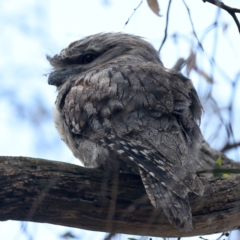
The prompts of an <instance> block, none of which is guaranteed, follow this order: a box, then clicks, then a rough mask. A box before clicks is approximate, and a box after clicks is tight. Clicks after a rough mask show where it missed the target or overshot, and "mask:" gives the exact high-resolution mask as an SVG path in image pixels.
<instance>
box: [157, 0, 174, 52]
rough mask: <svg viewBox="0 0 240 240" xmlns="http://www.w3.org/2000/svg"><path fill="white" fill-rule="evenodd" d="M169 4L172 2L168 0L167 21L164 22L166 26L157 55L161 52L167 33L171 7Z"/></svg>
mask: <svg viewBox="0 0 240 240" xmlns="http://www.w3.org/2000/svg"><path fill="white" fill-rule="evenodd" d="M171 3H172V0H169V2H168V9H167V20H166V26H165V34H164V38H163V40H162V43H161V46H160V48H159V50H158V53H160V52H161V49H162V47H163V44H164V43H165V41H166V39H167V34H168V33H167V31H168V19H169V12H170V7H171Z"/></svg>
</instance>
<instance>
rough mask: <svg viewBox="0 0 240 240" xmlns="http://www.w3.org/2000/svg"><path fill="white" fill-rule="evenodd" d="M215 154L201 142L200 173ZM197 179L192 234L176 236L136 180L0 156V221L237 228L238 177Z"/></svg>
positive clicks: (104, 227)
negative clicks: (200, 184) (198, 187)
mask: <svg viewBox="0 0 240 240" xmlns="http://www.w3.org/2000/svg"><path fill="white" fill-rule="evenodd" d="M220 154H221V153H219V152H218V151H216V150H214V149H211V148H210V147H209V145H208V144H207V143H206V142H203V144H202V148H201V150H200V151H199V163H201V164H200V165H199V169H202V168H203V167H204V169H206V167H207V166H209V167H212V165H213V164H214V163H215V161H216V158H217V157H218V156H219V155H220ZM221 155H222V154H221ZM222 159H223V162H224V163H225V165H227V166H235V167H239V164H238V163H235V162H234V161H232V160H231V159H228V158H227V157H226V156H225V155H222ZM202 180H203V183H204V185H205V193H204V195H203V196H201V197H198V196H196V195H194V194H191V195H190V196H189V199H190V204H191V207H192V214H193V227H194V230H193V231H191V232H180V231H179V230H178V229H176V228H175V227H173V226H171V225H170V224H169V223H168V220H167V218H166V217H165V215H164V213H163V211H162V209H158V210H155V209H154V208H153V206H152V205H151V203H150V202H149V200H148V197H147V195H146V193H145V190H144V187H143V185H142V181H141V179H140V177H139V176H137V175H131V174H120V175H118V173H107V172H103V171H101V170H98V169H88V168H83V167H79V166H76V165H72V164H68V163H62V162H55V161H49V160H43V159H33V158H27V157H4V156H3V157H0V189H1V190H0V220H1V221H6V220H10V219H11V220H21V221H32V222H40V223H52V224H58V225H64V226H69V227H77V228H82V229H88V230H93V231H105V232H112V233H114V232H116V233H128V234H134V235H149V236H161V237H181V236H195V235H205V234H211V233H216V232H223V231H224V232H225V231H229V230H233V229H236V228H239V226H240V220H239V219H240V212H239V205H240V194H239V192H240V176H237V177H236V176H232V177H231V178H210V179H209V178H205V179H202Z"/></svg>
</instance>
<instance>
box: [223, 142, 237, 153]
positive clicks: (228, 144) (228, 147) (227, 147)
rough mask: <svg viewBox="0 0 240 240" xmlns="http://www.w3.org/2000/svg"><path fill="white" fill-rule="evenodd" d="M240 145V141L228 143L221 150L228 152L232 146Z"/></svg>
mask: <svg viewBox="0 0 240 240" xmlns="http://www.w3.org/2000/svg"><path fill="white" fill-rule="evenodd" d="M239 146H240V142H237V143H232V144H230V143H227V144H226V145H225V146H224V147H223V148H222V149H221V152H226V151H228V150H230V149H232V148H236V147H239Z"/></svg>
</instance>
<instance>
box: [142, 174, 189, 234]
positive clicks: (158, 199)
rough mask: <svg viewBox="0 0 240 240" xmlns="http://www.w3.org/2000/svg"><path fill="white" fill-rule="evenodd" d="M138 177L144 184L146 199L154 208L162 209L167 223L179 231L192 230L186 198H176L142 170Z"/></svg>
mask: <svg viewBox="0 0 240 240" xmlns="http://www.w3.org/2000/svg"><path fill="white" fill-rule="evenodd" d="M140 175H141V178H142V181H143V183H144V186H145V189H146V192H147V194H148V197H149V199H150V201H151V203H152V204H153V206H154V207H155V208H159V207H162V209H163V211H164V213H165V214H166V216H167V218H168V220H169V222H170V223H171V224H173V225H175V226H176V227H178V228H179V229H180V230H184V231H191V230H192V213H191V207H190V205H189V200H188V196H187V195H186V196H185V197H184V198H181V197H179V196H177V195H176V194H175V193H174V192H172V191H171V190H168V188H167V187H165V186H164V185H163V183H160V182H159V181H157V180H156V179H155V178H154V177H152V176H151V175H149V174H148V173H147V172H146V171H145V170H144V169H140Z"/></svg>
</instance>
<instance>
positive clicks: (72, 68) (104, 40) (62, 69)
mask: <svg viewBox="0 0 240 240" xmlns="http://www.w3.org/2000/svg"><path fill="white" fill-rule="evenodd" d="M47 59H48V60H49V62H50V64H51V65H52V66H53V68H54V71H53V72H52V73H51V74H50V76H49V79H48V83H49V84H50V85H55V86H57V87H58V86H60V85H62V84H63V83H64V82H65V81H66V80H67V79H69V76H73V75H75V74H76V75H79V74H81V73H84V72H87V71H89V70H92V69H94V68H100V67H103V65H105V64H108V65H109V64H118V63H131V64H135V63H139V62H151V63H155V64H160V65H162V62H161V60H160V58H159V55H158V53H157V51H156V50H155V49H154V48H153V46H152V45H151V44H150V43H148V42H146V41H144V40H143V39H142V38H141V37H138V36H134V35H129V34H123V33H99V34H95V35H91V36H88V37H86V38H83V39H81V40H78V41H75V42H73V43H71V44H70V45H69V46H68V47H67V48H65V49H63V50H62V51H61V53H60V54H57V55H55V56H53V57H50V56H47Z"/></svg>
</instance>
